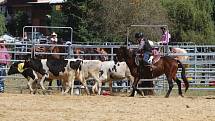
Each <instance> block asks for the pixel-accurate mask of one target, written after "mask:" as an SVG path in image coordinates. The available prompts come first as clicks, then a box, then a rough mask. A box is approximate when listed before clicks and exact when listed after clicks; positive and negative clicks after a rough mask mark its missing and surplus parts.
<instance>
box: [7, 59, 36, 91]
mask: <svg viewBox="0 0 215 121" xmlns="http://www.w3.org/2000/svg"><path fill="white" fill-rule="evenodd" d="M23 66H24V62H21V61H18V62H14V63H13V64H12V65H11V66H10V68H9V70H8V73H7V74H8V75H12V74H22V75H23V76H24V77H25V78H26V79H27V80H28V83H27V85H28V87H29V89H30V93H31V94H35V93H36V87H35V85H36V81H37V80H38V74H37V73H36V72H35V71H34V70H33V69H31V68H27V69H25V70H24V69H23Z"/></svg>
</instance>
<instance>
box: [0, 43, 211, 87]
mask: <svg viewBox="0 0 215 121" xmlns="http://www.w3.org/2000/svg"><path fill="white" fill-rule="evenodd" d="M6 45H7V47H8V48H9V50H8V51H7V52H8V53H10V54H11V55H12V59H11V60H10V61H11V62H14V61H20V60H23V59H19V58H20V57H21V56H23V55H26V54H32V52H30V51H29V48H31V47H37V46H53V45H50V44H29V43H24V44H15V43H13V44H11V43H6ZM55 46H63V47H65V49H66V50H67V51H66V52H65V53H50V52H46V53H44V52H35V55H41V54H45V55H47V54H57V55H64V56H65V57H66V58H70V57H69V55H71V57H74V56H77V55H80V56H98V55H101V54H93V53H83V54H74V53H71V52H73V51H74V49H75V48H81V49H93V48H106V49H108V50H109V51H108V57H109V59H110V60H113V57H114V56H115V55H116V54H115V51H116V49H117V48H119V47H120V45H111V44H110V45H101V44H100V45H79V44H74V45H55ZM136 47H137V46H136V45H131V46H130V48H136ZM169 47H171V48H172V47H180V48H183V49H186V50H187V51H188V53H187V54H180V53H177V54H172V53H169V55H171V56H189V60H186V61H183V63H184V64H188V65H189V67H187V68H186V74H187V77H188V78H189V82H190V84H191V88H190V89H193V90H203V89H204V90H215V88H208V87H209V86H210V84H211V83H210V82H212V81H215V49H214V48H215V45H181V46H178V45H171V46H169ZM68 48H70V49H72V50H73V51H68ZM3 52H4V51H1V52H0V54H1V53H3ZM7 69H8V67H7V68H6V70H7ZM178 76H179V77H180V71H178ZM6 78H8V79H9V78H10V79H13V78H14V79H15V78H20V75H16V76H6ZM152 80H153V81H154V80H156V81H157V82H159V83H157V82H155V85H156V84H157V85H156V86H155V88H156V89H164V90H165V89H166V88H168V86H167V82H166V81H165V80H166V79H165V77H163V76H161V77H159V78H157V79H144V80H141V81H152ZM17 84H18V85H17V87H20V86H22V85H21V84H20V85H19V83H17ZM202 85H206V86H205V87H201V86H202ZM160 86H162V88H160ZM196 86H200V87H201V88H199V87H198V88H197V87H196ZM113 87H115V88H117V86H114V85H113ZM129 87H130V85H128V82H127V83H126V87H125V88H129ZM158 87H159V88H158ZM7 88H10V87H7ZM120 88H121V87H120ZM145 89H148V88H145Z"/></svg>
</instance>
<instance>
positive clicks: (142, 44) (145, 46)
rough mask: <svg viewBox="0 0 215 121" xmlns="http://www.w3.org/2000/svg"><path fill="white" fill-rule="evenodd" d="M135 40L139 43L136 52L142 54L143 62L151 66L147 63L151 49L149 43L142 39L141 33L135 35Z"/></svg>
mask: <svg viewBox="0 0 215 121" xmlns="http://www.w3.org/2000/svg"><path fill="white" fill-rule="evenodd" d="M135 39H136V41H137V42H138V43H139V48H138V51H139V52H140V53H141V54H143V60H144V61H145V62H147V63H148V64H151V63H149V58H150V56H151V53H152V47H151V45H150V44H149V41H148V40H147V39H146V38H145V37H144V35H143V33H142V32H139V33H136V34H135Z"/></svg>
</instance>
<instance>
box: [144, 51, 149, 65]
mask: <svg viewBox="0 0 215 121" xmlns="http://www.w3.org/2000/svg"><path fill="white" fill-rule="evenodd" d="M149 57H150V52H147V51H146V52H144V54H143V60H144V61H145V62H147V63H149Z"/></svg>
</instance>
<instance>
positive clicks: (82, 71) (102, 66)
mask: <svg viewBox="0 0 215 121" xmlns="http://www.w3.org/2000/svg"><path fill="white" fill-rule="evenodd" d="M11 74H22V75H23V76H24V77H25V78H26V79H27V80H28V87H29V90H30V93H31V94H35V93H36V91H37V86H36V85H37V84H39V85H40V86H41V88H42V90H43V93H46V91H47V90H46V88H45V87H44V80H53V79H58V80H61V82H62V94H68V93H69V92H70V94H71V95H73V88H74V81H75V80H79V81H80V82H81V83H82V85H83V86H84V87H85V90H86V93H87V94H88V95H89V94H90V91H89V90H88V86H87V81H86V80H87V79H89V78H93V79H94V80H95V84H94V86H93V87H92V92H93V93H97V94H98V95H100V94H101V86H102V82H103V81H109V87H110V93H112V81H113V80H120V79H125V78H127V79H128V80H129V81H131V82H133V80H134V78H133V76H132V75H131V73H130V70H129V68H128V66H127V64H126V63H125V62H114V61H103V62H102V61H100V60H82V59H29V60H25V61H18V62H14V63H13V64H12V65H11V66H10V69H9V71H8V75H11ZM70 90H71V91H70Z"/></svg>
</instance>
